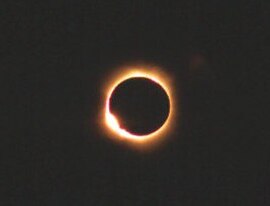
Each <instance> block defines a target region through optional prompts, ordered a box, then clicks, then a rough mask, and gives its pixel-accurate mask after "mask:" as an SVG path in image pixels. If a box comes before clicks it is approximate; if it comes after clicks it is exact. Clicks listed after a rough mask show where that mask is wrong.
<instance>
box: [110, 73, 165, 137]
mask: <svg viewBox="0 0 270 206" xmlns="http://www.w3.org/2000/svg"><path fill="white" fill-rule="evenodd" d="M109 107H110V112H111V113H112V114H113V115H114V116H115V117H116V118H117V120H118V123H119V125H120V127H121V128H122V129H125V130H126V131H128V132H130V133H132V134H134V135H147V134H150V133H152V132H155V131H156V130H158V129H159V128H160V127H162V125H163V124H164V123H165V121H166V119H167V118H168V115H169V112H170V100H169V97H168V95H167V93H166V91H165V90H164V89H163V88H162V86H160V85H159V84H158V83H156V82H154V81H152V80H150V79H147V78H144V77H134V78H130V79H127V80H125V81H123V82H121V83H120V84H119V85H118V86H117V87H116V88H115V89H114V91H113V92H112V95H111V98H110V103H109Z"/></svg>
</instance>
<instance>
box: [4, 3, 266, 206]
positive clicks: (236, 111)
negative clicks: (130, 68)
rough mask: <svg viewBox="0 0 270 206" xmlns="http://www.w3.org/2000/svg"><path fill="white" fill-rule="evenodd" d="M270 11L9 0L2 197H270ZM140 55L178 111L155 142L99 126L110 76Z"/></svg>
mask: <svg viewBox="0 0 270 206" xmlns="http://www.w3.org/2000/svg"><path fill="white" fill-rule="evenodd" d="M269 11H270V7H269V3H265V2H264V1H262V0H256V1H255V0H254V1H249V0H247V1H234V2H232V3H230V1H197V0H190V1H175V2H171V1H163V2H155V3H154V2H152V1H146V0H137V1H133V0H126V1H118V0H116V1H103V0H88V1H85V0H77V1H75V0H74V1H73V0H66V1H61V0H55V1H50V0H48V1H35V2H32V3H30V2H29V1H1V3H0V26H1V27H0V39H1V40H0V41H1V50H0V51H1V55H0V67H1V69H0V70H1V77H4V78H3V81H1V84H2V86H1V89H4V92H3V93H2V95H1V97H2V98H3V100H1V105H2V106H1V119H3V122H4V124H3V123H2V124H1V133H2V132H3V134H2V135H1V140H0V149H1V153H0V205H1V206H9V205H10V206H13V205H18V206H30V205H34V206H43V205H44V206H101V205H102V206H110V205H113V206H132V205H137V206H144V205H145V206H173V205H177V206H178V205H179V206H196V205H199V206H203V205H205V206H223V205H224V206H233V205H235V206H247V205H254V206H258V205H263V206H267V205H270V152H269V147H270V141H269V133H268V128H267V126H268V127H269V125H266V123H269V121H268V122H267V121H266V118H265V117H264V116H265V115H266V110H267V107H269V102H268V103H267V102H266V101H267V98H266V95H267V94H268V95H269V87H267V86H266V82H267V75H266V69H265V68H266V67H268V69H269V65H270V64H269V58H268V54H269V49H268V47H267V46H266V39H267V37H268V38H269V35H267V32H266V31H267V29H269V21H268V20H267V18H268V17H269ZM144 64H146V65H147V64H151V65H157V66H159V67H160V68H162V69H163V70H164V71H165V72H166V73H168V74H169V75H171V76H172V77H173V78H174V80H175V84H174V87H175V89H176V93H177V94H176V95H177V98H178V99H177V107H179V109H180V110H181V114H180V115H179V116H178V117H177V119H176V122H175V124H176V127H175V130H174V131H173V133H172V134H170V135H168V136H167V137H166V138H167V139H166V141H164V143H163V145H162V146H161V147H159V148H158V149H156V150H153V151H151V152H148V153H141V152H138V151H136V150H133V149H131V148H129V147H127V146H125V145H124V144H121V143H120V144H119V143H117V142H115V141H112V140H111V139H109V138H106V136H104V134H103V133H102V131H100V130H99V127H98V126H97V125H98V121H99V119H98V114H99V112H100V105H101V103H102V102H101V99H102V88H103V86H104V83H106V81H107V80H108V79H109V76H108V75H110V74H111V73H112V72H114V71H116V70H117V68H120V67H122V66H123V65H144ZM2 73H3V75H2ZM2 108H3V109H2Z"/></svg>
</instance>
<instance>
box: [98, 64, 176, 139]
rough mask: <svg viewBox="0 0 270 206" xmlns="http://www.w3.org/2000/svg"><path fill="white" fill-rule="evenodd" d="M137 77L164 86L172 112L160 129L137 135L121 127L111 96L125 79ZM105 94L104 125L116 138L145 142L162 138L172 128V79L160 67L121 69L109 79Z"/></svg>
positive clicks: (173, 105)
mask: <svg viewBox="0 0 270 206" xmlns="http://www.w3.org/2000/svg"><path fill="white" fill-rule="evenodd" d="M136 77H143V78H147V79H150V80H152V81H154V82H156V83H157V84H159V85H160V86H162V87H163V89H164V90H165V92H166V93H167V95H168V97H169V101H170V112H169V115H168V117H167V119H166V121H165V123H164V124H163V125H162V126H161V127H160V128H159V129H158V130H156V131H154V132H153V133H150V134H147V135H135V134H132V133H130V132H128V131H126V130H125V129H123V128H121V127H120V125H119V123H118V120H117V117H116V116H115V115H114V114H112V113H111V111H110V98H111V95H112V93H113V91H114V90H115V88H116V87H117V86H118V85H119V84H120V83H122V82H123V81H125V80H128V79H130V78H136ZM104 96H105V98H104V107H103V109H102V119H103V125H104V126H105V128H106V129H107V132H108V133H109V135H110V136H113V137H115V138H116V139H118V140H128V141H130V142H133V143H145V142H149V141H150V140H157V139H160V138H159V137H162V136H164V135H165V134H168V133H169V131H171V130H172V126H173V122H172V119H173V117H174V116H175V104H174V98H173V92H172V87H171V79H170V78H168V76H167V74H165V73H164V72H162V71H161V70H160V69H157V68H152V67H151V68H142V67H139V68H138V67H135V68H126V69H124V70H121V71H120V72H119V73H118V74H116V75H113V78H112V79H111V81H107V85H106V88H105V94H104ZM104 126H103V128H104Z"/></svg>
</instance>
